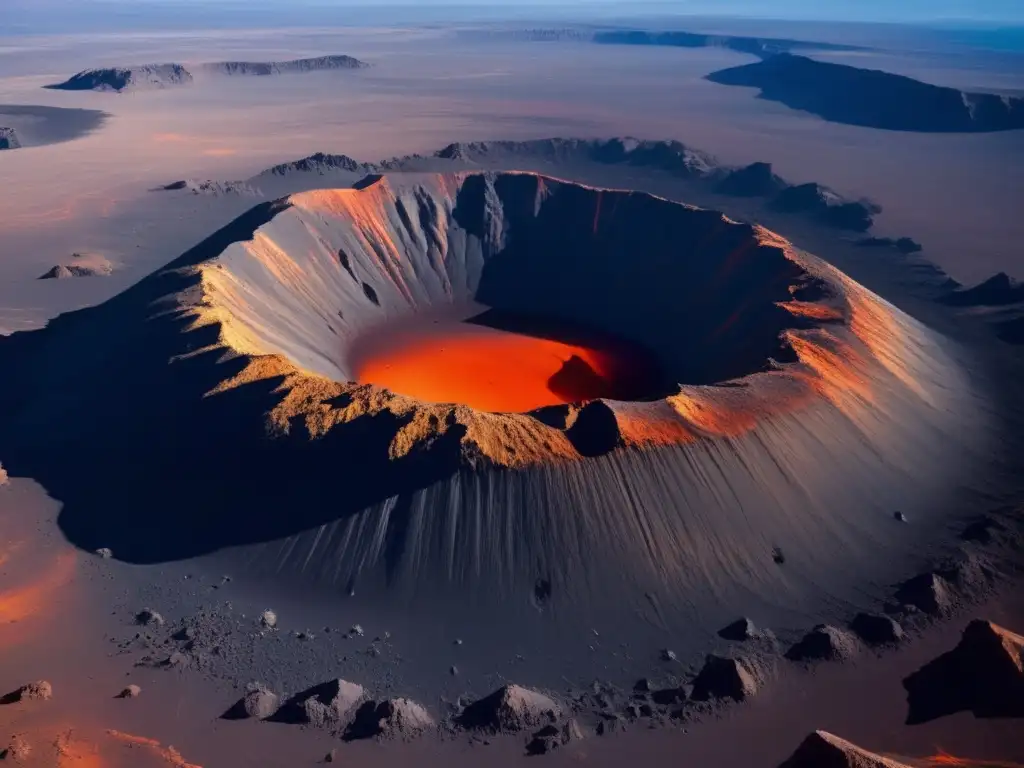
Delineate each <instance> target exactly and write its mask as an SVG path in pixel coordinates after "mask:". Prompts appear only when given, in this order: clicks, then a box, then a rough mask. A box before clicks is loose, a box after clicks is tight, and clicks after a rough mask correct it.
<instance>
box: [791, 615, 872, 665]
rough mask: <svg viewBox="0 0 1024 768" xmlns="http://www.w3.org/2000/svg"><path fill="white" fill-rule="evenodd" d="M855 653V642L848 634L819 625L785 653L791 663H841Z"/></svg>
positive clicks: (834, 628)
mask: <svg viewBox="0 0 1024 768" xmlns="http://www.w3.org/2000/svg"><path fill="white" fill-rule="evenodd" d="M856 652H857V641H856V639H854V637H853V636H852V635H850V634H849V633H848V632H844V631H843V630H841V629H837V628H836V627H831V626H829V625H827V624H819V625H818V626H816V627H815V628H814V629H812V630H811V631H810V632H808V633H807V634H806V635H804V637H803V639H802V640H800V642H798V643H797V644H796V645H794V646H793V647H792V648H790V649H789V650H788V651H786V658H787V659H790V660H791V661H819V660H831V661H842V660H844V659H849V658H850V657H852V656H853V655H854V654H855V653H856Z"/></svg>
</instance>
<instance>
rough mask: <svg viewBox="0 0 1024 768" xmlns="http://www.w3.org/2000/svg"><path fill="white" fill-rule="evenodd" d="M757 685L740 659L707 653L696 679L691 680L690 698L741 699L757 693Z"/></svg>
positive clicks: (699, 699) (700, 699) (706, 699)
mask: <svg viewBox="0 0 1024 768" xmlns="http://www.w3.org/2000/svg"><path fill="white" fill-rule="evenodd" d="M757 687H758V686H757V680H755V679H754V676H753V674H751V672H750V669H748V667H747V666H746V664H744V663H743V662H742V661H740V660H738V659H729V658H725V657H722V656H714V655H709V656H708V657H707V658H706V659H705V661H704V666H703V668H702V669H701V671H700V673H699V674H698V675H697V679H696V680H694V681H693V695H692V696H691V698H693V699H694V700H695V701H708V700H709V699H735V700H736V701H743V700H744V699H747V698H749V697H750V696H753V695H754V694H755V693H757Z"/></svg>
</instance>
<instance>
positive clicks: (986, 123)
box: [707, 53, 1024, 133]
mask: <svg viewBox="0 0 1024 768" xmlns="http://www.w3.org/2000/svg"><path fill="white" fill-rule="evenodd" d="M707 79H708V80H710V81H711V82H713V83H719V84H721V85H740V86H747V87H754V88H759V89H760V90H761V93H760V98H762V99H768V100H771V101H778V102H781V103H782V104H785V105H786V106H788V107H791V108H793V109H799V110H803V111H805V112H810V113H812V114H815V115H818V116H819V117H822V118H824V119H825V120H829V121H831V122H835V123H846V124H848V125H860V126H865V127H868V128H884V129H887V130H893V131H918V132H926V133H952V132H957V133H961V132H965V133H966V132H970V133H978V132H989V131H1007V130H1013V129H1019V128H1024V99H1022V98H1019V97H1015V96H998V95H996V94H991V93H966V92H964V91H959V90H956V89H955V88H943V87H941V86H937V85H930V84H929V83H923V82H921V81H920V80H914V79H913V78H910V77H904V76H902V75H894V74H891V73H889V72H882V71H879V70H874V69H861V68H859V67H851V66H847V65H845V64H833V63H829V62H823V61H816V60H814V59H809V58H807V57H805V56H794V55H791V54H788V53H783V54H780V55H777V56H770V57H769V58H766V59H765V60H763V61H759V62H756V63H754V64H745V65H743V66H739V67H732V68H730V69H723V70H720V71H718V72H713V73H711V74H710V75H708V76H707Z"/></svg>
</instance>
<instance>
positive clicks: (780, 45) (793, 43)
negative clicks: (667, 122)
mask: <svg viewBox="0 0 1024 768" xmlns="http://www.w3.org/2000/svg"><path fill="white" fill-rule="evenodd" d="M593 39H594V42H595V43H602V44H605V45H658V46H670V47H673V48H728V49H729V50H732V51H738V52H739V53H750V54H753V55H755V56H770V55H772V54H776V53H782V52H786V51H793V50H800V49H807V48H813V49H816V50H820V51H821V50H827V51H844V50H847V51H848V50H858V49H857V48H856V47H854V46H848V45H837V44H834V43H815V42H809V41H806V40H787V39H784V38H772V37H743V36H737V35H712V34H703V33H695V32H676V31H672V32H644V31H639V30H612V31H608V32H597V33H595V34H594V37H593Z"/></svg>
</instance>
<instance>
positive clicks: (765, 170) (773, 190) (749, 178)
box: [716, 163, 788, 197]
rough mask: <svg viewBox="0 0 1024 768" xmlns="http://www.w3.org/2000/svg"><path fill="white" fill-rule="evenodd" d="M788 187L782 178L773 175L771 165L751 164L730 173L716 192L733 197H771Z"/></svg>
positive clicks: (720, 183) (719, 184)
mask: <svg viewBox="0 0 1024 768" xmlns="http://www.w3.org/2000/svg"><path fill="white" fill-rule="evenodd" d="M787 186H788V185H787V184H786V182H785V181H783V180H782V178H780V177H779V176H776V175H775V174H774V173H772V165H771V163H751V164H750V165H747V166H744V167H742V168H737V169H736V170H734V171H729V172H728V173H727V174H726V175H725V177H724V178H723V179H722V180H721V181H720V182H719V183H718V186H717V187H716V190H717V191H718V192H720V193H722V194H723V195H732V196H733V197H771V196H773V195H777V194H778V193H779V192H781V191H782V190H783V189H785V188H786V187H787Z"/></svg>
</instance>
